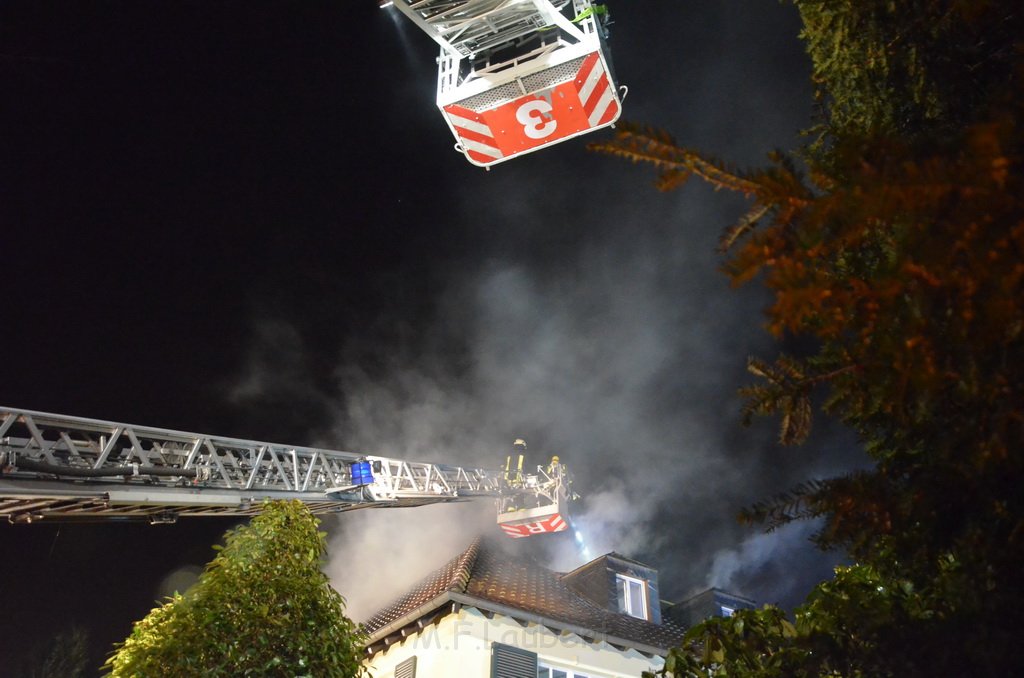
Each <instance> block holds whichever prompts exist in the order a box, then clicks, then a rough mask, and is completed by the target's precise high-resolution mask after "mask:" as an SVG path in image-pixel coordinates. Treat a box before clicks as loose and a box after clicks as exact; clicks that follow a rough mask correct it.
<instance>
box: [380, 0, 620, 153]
mask: <svg viewBox="0 0 1024 678" xmlns="http://www.w3.org/2000/svg"><path fill="white" fill-rule="evenodd" d="M380 5H381V6H382V7H385V8H389V9H390V8H394V9H396V10H397V11H399V12H401V13H402V14H404V15H405V16H406V17H408V18H409V19H410V20H411V21H412V22H413V23H414V24H415V25H416V26H417V27H419V28H420V29H421V30H422V31H423V32H424V33H426V34H427V35H429V36H430V37H431V38H432V39H433V40H434V41H435V42H436V43H437V44H438V45H439V46H440V55H439V56H438V58H437V67H438V71H437V106H438V108H439V109H440V110H441V114H442V116H443V117H444V119H445V121H446V122H447V123H448V127H449V128H450V129H451V132H452V134H453V135H454V137H455V140H456V144H455V148H456V150H457V151H459V152H460V153H462V154H464V155H465V156H466V159H467V160H469V162H471V163H473V164H474V165H478V166H480V167H487V168H489V167H490V166H491V165H494V164H497V163H500V162H504V161H506V160H509V159H510V158H514V157H516V156H518V155H522V154H524V153H530V152H533V151H536V150H540V149H541V148H545V147H547V146H550V145H552V144H555V143H559V142H562V141H566V140H568V139H572V138H574V137H577V136H579V135H581V134H587V133H589V132H593V131H596V130H598V129H601V128H604V127H607V126H609V125H613V124H614V123H615V121H616V120H618V119H619V116H620V115H621V113H622V99H623V98H624V97H625V92H626V88H625V87H617V86H616V84H615V79H614V77H613V74H612V68H611V61H610V56H609V53H608V48H607V44H606V38H607V36H608V24H609V23H610V18H609V15H608V9H607V6H606V5H605V3H604V2H599V1H592V0H383V1H382V2H380Z"/></svg>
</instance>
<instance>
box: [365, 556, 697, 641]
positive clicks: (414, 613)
mask: <svg viewBox="0 0 1024 678" xmlns="http://www.w3.org/2000/svg"><path fill="white" fill-rule="evenodd" d="M563 576H564V575H562V574H560V573H558V572H553V571H551V570H548V569H547V568H544V567H541V566H540V565H539V564H537V563H536V562H535V561H533V560H532V559H531V560H527V559H522V558H516V557H514V556H511V555H508V554H506V553H504V552H503V551H502V550H501V549H500V548H499V547H498V546H496V545H495V544H494V543H493V542H491V541H488V540H484V539H481V538H477V539H476V540H474V541H473V543H472V544H470V546H469V548H467V549H466V550H465V551H463V552H462V553H461V554H459V555H458V556H456V557H455V558H453V559H452V560H451V561H449V562H448V563H447V564H445V565H444V566H442V567H440V568H439V569H437V570H435V571H434V572H433V573H431V574H430V575H428V576H427V577H425V578H424V579H423V580H421V581H420V582H419V583H418V584H417V585H416V586H414V587H413V588H412V589H411V590H410V591H408V592H407V593H405V594H404V595H402V596H401V597H399V598H398V599H397V600H395V601H394V602H392V603H391V604H390V605H388V606H387V607H385V608H384V609H382V610H380V611H379V612H377V614H375V615H374V616H373V617H371V618H370V619H369V621H367V622H366V624H365V627H366V630H367V632H368V634H369V640H370V644H371V645H372V644H374V643H377V642H379V641H381V640H382V639H384V638H385V637H387V636H389V635H391V634H393V633H397V632H399V631H400V630H401V629H402V628H404V627H405V626H407V625H409V624H413V623H416V621H418V620H420V619H422V618H423V617H424V616H427V615H430V614H432V613H435V612H436V611H438V610H439V609H440V608H442V607H444V606H445V605H447V604H449V603H452V602H455V603H459V604H462V605H468V606H472V607H476V608H478V609H481V610H485V611H490V612H499V613H501V614H506V615H508V616H511V617H513V618H519V619H522V620H528V621H538V622H540V623H543V624H545V625H547V626H551V627H554V628H561V629H566V630H570V631H573V632H575V633H578V634H579V635H581V636H584V637H589V638H592V639H595V640H607V641H608V642H609V643H612V644H613V645H623V646H631V647H636V648H637V649H641V650H644V651H647V652H650V651H652V650H653V651H656V652H659V653H661V652H664V651H666V650H668V649H669V648H671V647H675V646H677V645H679V644H680V642H681V641H682V637H683V633H684V631H683V629H682V627H680V626H678V625H676V624H675V623H674V622H671V621H668V622H666V623H664V624H653V623H651V622H648V621H645V620H643V619H637V618H635V617H631V616H629V615H626V614H620V613H618V612H613V611H611V610H608V609H605V608H603V607H601V606H599V605H597V604H595V603H593V602H591V601H590V600H588V599H586V598H584V597H583V596H582V595H580V594H579V593H578V592H576V591H575V590H573V589H572V588H571V587H570V586H568V585H567V584H566V583H565V582H563V580H562V579H563Z"/></svg>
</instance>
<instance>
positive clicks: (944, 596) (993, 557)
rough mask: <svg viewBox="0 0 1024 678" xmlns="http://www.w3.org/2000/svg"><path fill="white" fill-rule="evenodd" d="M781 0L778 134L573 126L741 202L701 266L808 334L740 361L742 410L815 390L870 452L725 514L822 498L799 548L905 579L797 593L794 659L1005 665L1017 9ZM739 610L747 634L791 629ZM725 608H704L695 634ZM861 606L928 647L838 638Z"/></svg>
mask: <svg viewBox="0 0 1024 678" xmlns="http://www.w3.org/2000/svg"><path fill="white" fill-rule="evenodd" d="M795 4H796V5H797V7H798V9H799V10H800V13H801V16H802V18H803V22H804V29H803V32H802V34H801V36H802V38H803V39H804V41H805V42H806V44H807V48H808V53H809V54H810V56H811V60H812V65H813V78H814V81H815V83H816V85H817V87H818V92H817V98H818V101H819V102H820V103H821V106H822V115H821V122H820V125H819V126H818V127H816V128H815V129H814V130H813V137H812V141H811V142H809V143H808V144H807V146H805V148H803V149H802V151H801V152H799V153H797V154H795V155H792V156H790V155H784V154H774V155H773V156H772V157H771V158H770V164H769V165H768V166H767V167H765V168H762V169H758V170H755V171H752V172H738V171H735V170H733V169H732V168H730V167H728V166H727V165H725V164H724V163H721V162H719V161H717V160H715V159H713V158H709V157H707V156H705V155H703V154H701V153H699V152H696V151H693V150H690V149H687V148H684V147H681V146H679V145H678V144H676V143H675V141H674V140H673V139H671V138H670V137H669V136H668V135H666V134H665V133H663V132H660V131H656V130H650V129H645V128H642V127H638V126H623V127H622V129H620V130H619V132H618V133H617V135H616V137H615V138H614V139H613V140H612V141H610V142H608V143H604V144H598V145H597V146H596V147H597V149H598V150H601V151H604V152H607V153H611V154H614V155H618V156H622V157H625V158H628V159H630V160H633V161H635V162H644V163H650V164H653V165H655V167H657V168H658V170H659V173H660V176H659V180H658V185H659V187H660V188H662V189H666V190H667V189H670V188H674V187H676V186H678V185H680V184H681V182H682V181H684V180H685V179H686V178H688V177H689V176H691V175H696V176H699V177H701V178H703V179H705V180H706V181H709V182H710V183H711V184H712V185H714V186H715V187H716V188H725V189H728V190H731V191H737V192H740V193H743V194H744V195H746V196H748V197H749V198H750V199H751V201H752V203H753V204H752V206H751V208H750V210H749V211H748V212H747V214H746V215H744V216H743V217H742V218H741V219H740V220H739V221H738V223H737V224H736V225H734V226H733V227H732V228H730V229H728V230H727V231H726V232H725V235H724V236H723V239H722V247H723V251H726V252H727V253H728V259H727V261H726V263H725V271H726V273H727V274H728V276H729V277H730V278H731V280H732V281H733V282H734V283H735V284H742V283H745V282H747V281H751V280H755V279H757V280H760V281H762V282H763V283H764V284H765V285H766V286H767V287H768V288H769V290H770V291H771V292H772V293H773V295H774V298H773V301H772V304H771V306H770V308H769V309H768V329H769V331H771V332H772V333H773V334H775V335H776V336H778V337H780V338H786V337H803V338H809V339H811V340H812V343H813V346H814V347H815V348H814V349H813V350H811V351H810V352H808V353H807V354H806V355H801V356H796V357H794V356H781V357H779V358H778V359H777V360H775V361H774V362H767V361H762V360H757V359H752V360H751V361H750V363H749V367H750V370H751V372H752V373H753V374H755V375H756V376H757V377H759V379H760V381H759V382H758V383H756V384H754V385H752V386H750V387H748V388H747V389H745V390H744V394H745V396H746V398H747V405H746V409H745V416H746V417H747V418H748V419H749V417H751V416H753V415H756V414H769V413H777V414H779V415H780V417H781V426H780V439H781V441H782V442H783V443H787V444H789V443H800V442H803V441H804V440H805V439H806V437H807V434H808V432H809V430H810V426H811V419H812V417H811V414H812V409H813V408H812V398H813V396H814V394H815V393H816V392H817V391H819V390H822V387H824V390H825V393H824V395H825V400H824V407H825V410H826V411H828V412H830V413H832V414H834V415H836V416H838V417H840V418H841V419H842V420H843V421H844V422H845V423H846V424H848V425H849V426H850V427H852V428H853V429H854V430H855V431H856V432H857V433H858V434H859V436H860V438H861V439H862V440H863V442H864V444H865V446H866V449H867V452H868V453H869V455H870V456H871V457H872V459H873V460H874V462H875V464H874V467H873V468H872V469H870V470H868V471H864V472H860V473H856V474H851V475H849V476H845V477H841V478H833V479H828V480H812V481H808V482H807V483H804V484H802V485H800V486H798V487H797V488H794V489H793V490H791V491H789V492H786V493H783V494H781V495H779V496H778V497H775V498H772V499H769V500H766V501H764V502H762V503H760V504H758V505H755V506H753V507H751V508H749V509H746V510H745V511H744V513H743V517H744V518H746V519H748V520H751V521H762V522H765V523H766V524H767V525H768V526H769V528H772V527H775V526H778V525H781V524H784V523H786V522H788V521H790V520H795V519H799V518H805V517H818V516H820V517H824V519H825V526H824V528H823V530H822V531H821V533H820V534H818V535H817V540H818V542H819V543H820V545H822V546H823V547H826V548H828V547H842V548H845V549H847V550H848V551H849V552H850V554H851V555H852V556H854V557H855V558H856V559H857V560H858V561H860V562H862V563H865V567H869V568H871V569H870V572H871V573H872V576H873V577H877V578H878V581H879V582H880V583H879V584H878V586H881V587H882V588H883V589H884V590H885V591H888V592H890V593H893V595H896V593H898V592H900V591H910V593H909V594H907V595H908V596H909V598H908V599H907V600H906V601H903V600H902V599H899V600H897V599H896V598H893V597H890V598H887V600H889V602H890V603H892V604H891V605H889V606H888V607H884V610H883V611H885V612H886V614H879V615H878V616H877V618H874V617H872V618H870V619H869V618H868V617H867V615H865V614H861V613H859V612H858V608H854V607H849V608H844V607H842V606H840V605H838V604H836V605H832V606H831V607H823V605H824V602H823V601H831V602H837V601H839V600H843V599H844V598H843V596H846V597H847V598H848V599H858V596H859V595H860V593H861V591H860V590H859V589H857V588H856V587H855V585H854V584H855V582H854V579H852V578H851V577H852V574H850V573H848V572H847V573H844V574H843V573H841V574H843V576H837V578H836V580H835V581H833V582H830V583H828V584H824V585H823V586H824V587H832V589H829V590H828V591H826V590H825V589H818V591H817V592H816V594H815V595H817V596H818V599H817V600H818V604H817V605H814V604H812V603H809V605H810V607H805V608H804V609H805V614H806V615H809V616H811V617H815V618H816V619H817V620H818V621H821V622H822V624H824V620H826V619H831V620H832V621H833V622H834V623H833V624H832V625H831V626H825V625H823V626H821V628H820V629H819V630H818V631H816V632H815V633H817V634H818V635H821V634H822V633H825V634H826V635H829V633H826V632H830V633H831V635H829V637H830V638H831V640H832V641H833V644H832V645H824V646H822V645H815V646H814V647H813V651H814V653H813V658H814V661H813V662H811V663H810V664H809V665H808V666H809V667H810V668H808V671H810V672H809V673H807V674H806V675H819V673H815V671H820V672H821V673H820V675H830V673H829V672H839V673H838V674H837V675H903V676H908V675H928V671H932V672H933V673H932V674H931V675H935V673H934V671H935V670H936V665H935V664H934V663H933V662H932V661H931V660H929V659H928V657H929V656H932V657H943V658H944V660H945V661H946V663H945V664H943V665H939V666H938V672H939V673H940V674H941V673H948V670H949V667H950V666H951V665H952V664H951V663H950V662H954V660H955V659H956V658H957V657H960V658H964V657H966V658H968V661H966V662H960V664H961V665H963V666H966V667H968V670H967V673H969V674H971V675H997V674H1003V675H1012V674H1014V673H1016V672H1019V670H1020V669H1021V664H1022V663H1024V659H1022V658H1019V657H1017V656H1015V654H1016V653H1015V651H1014V650H1013V645H1012V638H1013V633H1014V632H1015V631H1016V630H1018V629H1020V628H1024V615H1022V610H1024V587H1022V584H1021V576H1020V574H1021V572H1022V568H1024V493H1021V492H1020V486H1021V484H1022V483H1021V481H1022V479H1024V449H1022V443H1024V171H1022V170H1024V127H1022V124H1024V123H1022V114H1024V96H1022V94H1024V91H1022V90H1024V10H1022V9H1021V7H1020V5H1019V3H1008V2H996V1H989V0H970V1H967V0H943V1H940V0H907V1H906V2H892V1H891V0H837V1H830V2H824V1H822V0H814V1H812V0H797V1H796V2H795ZM897 603H898V604H897ZM915 605H917V606H920V607H921V608H922V609H923V610H927V611H928V614H925V613H923V612H922V613H920V614H917V613H915V614H911V613H910V610H911V608H913V607H914V606H915ZM761 614H762V616H761V617H756V619H757V620H758V623H759V624H760V626H759V625H758V624H753V619H752V620H751V624H753V627H756V628H758V629H761V630H760V631H758V637H760V638H761V639H762V640H765V642H769V641H771V642H769V645H771V646H772V647H784V646H786V644H787V643H790V644H792V643H793V642H795V641H793V640H792V638H789V637H787V636H785V634H782V633H781V631H778V629H777V628H776V627H773V626H771V620H770V619H769V617H771V614H774V613H768V612H765V613H761ZM736 623H740V621H737V622H735V623H734V626H735V624H736ZM746 623H747V622H743V624H746ZM726 624H727V623H726V622H722V623H721V624H718V625H716V624H712V625H709V626H707V627H705V630H704V631H703V632H702V633H705V634H707V635H705V636H703V637H704V638H705V643H707V642H715V643H717V642H718V641H714V640H713V638H714V637H715V636H714V634H715V633H719V634H721V633H722V630H723V629H724V628H727V626H723V625H726ZM872 625H881V626H879V628H882V627H885V628H886V629H887V631H886V633H888V634H889V636H890V637H897V638H903V639H905V640H907V642H910V640H909V639H913V640H914V641H915V642H916V643H917V645H916V646H915V647H927V648H928V651H927V652H904V653H903V654H904V655H909V656H911V657H913V661H910V662H909V663H908V660H905V657H901V656H900V652H897V649H898V648H896V647H894V646H892V644H891V643H887V642H883V641H884V638H883V637H882V636H883V635H885V634H879V640H878V642H876V643H867V644H864V645H863V646H862V647H860V648H859V650H858V651H857V652H855V653H853V654H849V655H847V654H844V652H845V649H846V648H844V646H843V643H844V642H846V641H847V640H849V639H850V638H851V637H856V638H858V639H861V640H863V638H864V637H865V636H864V629H866V628H871V627H872ZM886 625H887V626H886ZM797 628H798V629H801V628H803V629H804V631H806V630H807V629H808V628H810V627H809V626H808V623H805V624H804V625H803V627H801V625H800V624H799V623H798V624H797ZM773 629H774V630H773ZM822 629H824V630H822ZM747 633H750V630H749V627H748V630H747ZM908 634H909V636H908ZM812 635H814V634H810V635H808V633H804V632H801V634H799V635H798V637H799V638H800V639H801V643H802V642H804V641H805V640H807V641H808V642H810V641H809V640H808V639H810V638H811V636H812ZM733 640H736V638H733ZM783 640H785V641H786V642H782V641H783ZM815 642H816V641H815ZM705 647H706V645H705ZM722 647H725V648H726V649H728V648H729V647H732V646H727V645H723V646H722ZM800 647H803V646H802V645H800ZM950 648H955V649H956V652H955V653H953V654H951V650H950ZM804 649H807V648H804ZM716 651H717V650H716ZM808 651H810V650H808ZM822 653H825V654H824V655H823V654H822ZM726 654H728V652H726ZM741 654H742V653H741ZM773 656H774V655H773ZM785 656H786V657H792V655H790V654H787V655H785ZM823 657H833V658H835V657H839V658H844V657H848V661H847V659H842V661H837V662H824V660H823ZM805 659H807V658H806V657H805ZM823 662H824V663H823ZM872 662H874V663H872ZM887 662H888V663H887ZM727 663H728V662H727ZM727 663H726V664H722V663H720V662H719V663H715V666H717V667H719V668H720V667H722V666H725V665H727ZM703 665H704V666H705V667H706V666H709V665H708V664H703ZM943 667H945V668H943ZM970 667H973V668H970ZM715 670H716V671H718V670H719V669H718V668H716V669H715ZM766 671H767V669H766ZM679 675H688V674H686V673H680V674H679ZM701 675H705V674H701ZM721 675H748V674H745V673H742V672H739V673H732V672H730V673H723V674H721ZM749 675H776V674H773V673H771V672H770V671H768V672H766V673H763V674H760V673H752V674H749ZM778 675H801V674H799V673H792V672H790V673H785V672H784V673H782V674H778Z"/></svg>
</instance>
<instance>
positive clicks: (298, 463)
mask: <svg viewBox="0 0 1024 678" xmlns="http://www.w3.org/2000/svg"><path fill="white" fill-rule="evenodd" d="M566 477H567V476H566ZM551 489H552V486H551V485H550V483H548V484H546V485H544V487H543V488H541V487H539V485H538V484H537V483H536V482H535V481H526V480H525V479H523V476H522V475H521V474H520V476H519V479H514V478H511V477H510V478H506V477H505V475H503V474H502V473H501V472H489V471H487V470H484V469H480V468H464V467H460V466H449V465H445V464H433V463H427V462H411V461H405V460H400V459H391V458H387V457H380V456H375V455H363V454H358V453H354V452H339V451H332V450H324V449H320V448H311V447H299V446H294V445H279V444H275V443H266V442H258V441H253V440H241V439H237V438H227V437H221V436H212V435H205V434H198V433H186V432H184V431H171V430H167V429H159V428H151V427H145V426H135V425H131V424H121V423H116V422H110V421H100V420H96V419H85V418H81V417H69V416H64V415H57V414H49V413H45V412H34V411H30V410H20V409H14V408H9V407H0V516H5V517H6V518H7V520H8V521H10V522H12V523H31V522H35V521H42V520H49V521H54V520H61V521H67V520H72V521H73V520H118V519H122V520H148V521H149V522H150V523H171V522H175V521H176V520H177V519H178V517H181V516H251V515H254V514H256V513H259V511H260V510H261V505H262V504H263V503H264V502H266V501H269V500H274V499H298V500H301V501H302V502H304V503H305V504H306V505H307V506H308V507H309V508H310V510H311V511H312V512H313V513H316V514H325V513H337V512H342V511H350V510H354V509H360V508H379V507H401V506H422V505H425V504H435V503H441V502H451V501H461V500H466V499H471V498H474V497H494V498H496V500H497V501H498V504H499V522H502V521H501V511H502V508H501V507H502V506H503V505H504V506H506V507H507V506H509V504H508V502H509V501H511V502H512V503H513V504H518V505H520V506H523V507H526V506H530V507H531V508H533V509H534V511H533V513H530V514H527V513H522V514H520V515H519V516H518V518H519V519H520V520H519V523H524V522H525V523H527V524H529V523H531V522H536V521H537V520H538V518H536V516H537V515H538V513H537V511H536V510H535V509H536V508H537V507H540V506H545V505H550V510H551V511H552V512H556V513H557V512H559V511H561V512H563V513H564V511H565V508H564V502H563V503H558V502H553V503H552V502H550V501H548V500H547V499H546V497H548V496H555V495H551ZM503 502H504V504H503ZM542 512H543V511H542ZM544 519H545V518H544V517H541V518H540V520H544ZM506 522H508V521H506ZM512 522H515V521H512ZM523 529H524V530H526V531H527V534H537V533H540V532H553V531H559V530H558V529H551V528H550V526H549V527H548V528H543V527H542V528H536V527H533V528H530V527H526V528H523ZM559 529H565V528H564V527H560V528H559ZM506 532H507V530H506ZM512 536H517V535H512ZM523 536H525V535H523Z"/></svg>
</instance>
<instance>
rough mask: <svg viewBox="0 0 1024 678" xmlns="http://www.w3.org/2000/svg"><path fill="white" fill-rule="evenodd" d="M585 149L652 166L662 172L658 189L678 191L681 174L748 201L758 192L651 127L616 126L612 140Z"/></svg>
mask: <svg viewBox="0 0 1024 678" xmlns="http://www.w3.org/2000/svg"><path fill="white" fill-rule="evenodd" d="M588 148H589V149H590V150H592V151H597V152H599V153H607V154H609V155H614V156H617V157H620V158H625V159H627V160H629V161H631V162H634V163H641V162H644V163H650V164H652V165H654V166H655V167H657V168H658V169H659V170H661V171H662V175H661V178H660V181H659V188H660V187H662V186H667V188H668V189H671V188H677V187H678V186H679V185H681V183H682V182H677V181H674V179H675V177H677V176H681V175H682V174H684V175H685V176H686V177H687V178H688V177H689V175H690V174H691V173H692V174H695V175H697V176H698V177H700V178H701V179H703V180H704V181H706V182H708V183H709V184H711V185H712V186H714V187H715V188H716V189H722V188H724V189H728V190H730V191H734V192H737V193H742V194H743V195H745V196H748V197H749V196H752V195H756V194H757V193H758V192H759V188H760V187H759V185H758V184H757V183H756V182H754V181H751V180H750V179H747V178H745V177H743V176H740V174H739V173H737V172H734V171H732V170H729V169H727V168H726V167H725V166H724V164H722V163H720V162H717V161H713V160H707V159H705V158H704V157H702V156H701V155H699V154H698V153H696V152H694V151H691V150H689V149H686V148H683V147H681V146H679V145H678V144H677V143H676V141H675V139H673V138H672V137H671V136H669V135H668V134H667V133H666V132H664V131H661V130H657V129H654V128H651V127H642V126H639V125H633V124H630V123H619V128H618V129H617V130H616V133H615V138H614V139H612V140H611V141H607V142H597V143H592V144H590V145H589V146H588ZM673 173H681V174H676V175H674V174H673ZM663 190H667V189H665V188H663Z"/></svg>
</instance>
